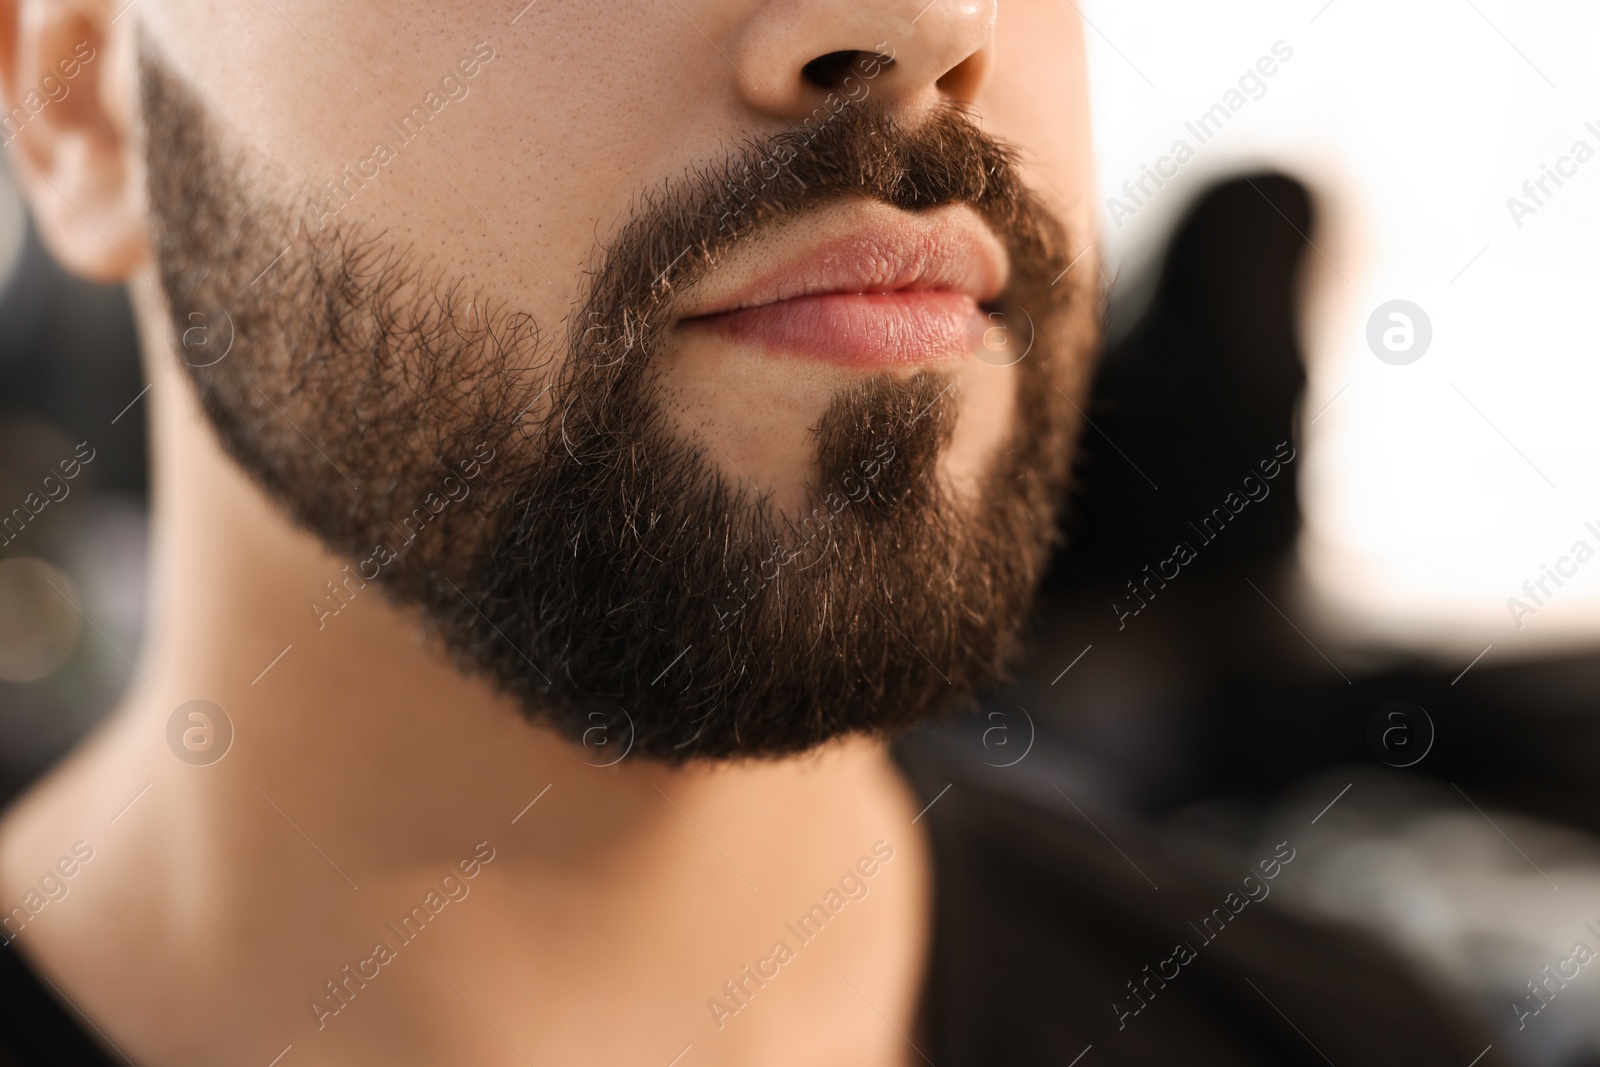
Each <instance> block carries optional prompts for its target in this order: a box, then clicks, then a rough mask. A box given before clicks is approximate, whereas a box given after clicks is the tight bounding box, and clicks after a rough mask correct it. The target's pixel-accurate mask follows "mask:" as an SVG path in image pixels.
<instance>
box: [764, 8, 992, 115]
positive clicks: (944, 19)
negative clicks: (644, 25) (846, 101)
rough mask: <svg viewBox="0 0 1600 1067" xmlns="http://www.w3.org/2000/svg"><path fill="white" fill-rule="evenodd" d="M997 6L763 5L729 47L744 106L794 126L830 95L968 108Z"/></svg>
mask: <svg viewBox="0 0 1600 1067" xmlns="http://www.w3.org/2000/svg"><path fill="white" fill-rule="evenodd" d="M996 4H997V0H931V2H929V0H911V2H908V3H878V4H874V3H869V2H864V0H855V2H850V0H828V2H822V0H813V2H810V3H806V2H790V3H783V4H772V5H768V6H766V7H763V8H762V9H761V10H760V11H759V12H758V13H757V14H756V15H755V16H753V17H752V18H751V19H750V21H749V22H748V23H747V24H746V25H745V26H744V27H743V28H742V32H741V33H740V34H739V36H738V40H737V43H735V44H734V47H733V49H732V51H733V53H734V54H733V56H732V59H733V61H734V65H735V66H737V67H738V68H739V71H740V72H741V74H742V75H743V77H742V78H741V89H742V92H743V94H744V96H745V99H746V102H747V103H748V104H749V105H750V106H751V107H752V108H754V109H755V110H757V111H759V112H762V113H764V114H767V115H771V116H774V117H777V118H783V119H788V120H796V119H799V118H801V117H803V116H805V115H808V114H810V113H811V112H812V111H813V110H814V109H815V108H816V107H817V106H818V105H819V104H821V103H822V102H823V101H824V100H825V98H826V97H827V94H828V93H830V92H831V93H836V94H839V95H843V96H848V97H849V98H850V99H852V100H857V101H858V102H859V101H860V100H861V99H864V98H865V97H868V96H870V97H872V98H874V99H875V101H876V102H877V103H878V105H879V106H881V107H886V108H891V109H894V110H899V111H915V110H921V109H925V108H929V107H933V106H937V105H938V104H940V103H943V102H947V101H954V102H958V103H971V102H972V101H973V99H974V98H975V97H976V95H977V93H978V90H979V88H980V87H981V86H982V84H983V82H984V79H985V77H986V75H987V73H988V68H989V60H990V46H991V43H992V41H993V38H994V24H995V19H996V17H997V7H996Z"/></svg>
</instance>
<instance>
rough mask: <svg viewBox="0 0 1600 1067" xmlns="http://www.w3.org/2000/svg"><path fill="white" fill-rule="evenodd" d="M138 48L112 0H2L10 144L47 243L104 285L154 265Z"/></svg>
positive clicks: (5, 127)
mask: <svg viewBox="0 0 1600 1067" xmlns="http://www.w3.org/2000/svg"><path fill="white" fill-rule="evenodd" d="M136 43H137V35H136V32H135V26H134V18H133V16H132V15H130V14H127V13H126V9H125V8H123V10H121V11H117V10H112V9H111V7H110V0H0V102H3V107H4V109H5V110H4V112H3V113H0V143H4V144H5V145H6V148H7V151H8V154H9V156H10V160H11V165H12V169H13V171H14V172H15V174H16V177H17V181H18V184H19V185H21V187H22V190H23V192H24V194H25V195H26V196H27V198H28V202H29V203H30V204H31V205H32V208H33V218H34V221H35V223H36V224H37V225H38V227H39V230H40V233H41V234H42V236H43V238H44V241H45V244H46V245H48V246H49V248H50V250H51V252H53V253H54V254H55V256H56V258H57V259H58V260H59V261H60V262H61V263H62V265H64V266H65V267H66V268H67V269H68V270H71V271H73V272H74V273H77V274H80V275H82V276H84V277H86V278H89V279H91V280H94V281H100V282H119V281H123V280H125V279H127V278H128V277H129V276H130V275H133V274H143V272H144V268H145V267H146V266H147V265H148V264H149V263H150V261H151V257H150V246H149V241H148V239H147V235H146V232H145V196H144V161H143V157H142V155H141V154H140V149H139V139H138V136H137V129H136V127H137V121H138V120H137V112H138V108H137V103H138V92H137V89H138V79H137V70H138V64H137V58H138V57H137V51H136Z"/></svg>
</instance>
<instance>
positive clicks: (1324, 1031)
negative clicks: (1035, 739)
mask: <svg viewBox="0 0 1600 1067" xmlns="http://www.w3.org/2000/svg"><path fill="white" fill-rule="evenodd" d="M954 736H955V735H953V734H951V733H949V732H941V731H937V730H934V731H926V732H924V733H923V734H921V735H918V736H914V737H912V738H910V739H908V740H907V741H905V742H902V743H901V744H900V745H899V746H898V747H897V750H896V757H897V759H898V760H899V761H900V764H901V767H902V769H903V770H904V771H905V772H906V774H907V776H908V777H909V779H910V780H911V782H912V783H913V785H914V786H915V787H916V788H917V790H918V792H919V793H920V794H921V795H922V798H923V802H924V803H925V804H929V805H931V806H929V807H928V808H927V809H926V810H925V812H924V814H923V815H922V816H921V817H920V821H923V822H925V823H926V825H927V827H928V830H929V834H930V838H931V841H932V846H933V864H934V931H933V940H932V953H931V959H930V964H929V973H928V975H927V978H926V986H925V988H924V994H923V1002H922V1007H921V1013H920V1019H919V1022H918V1025H917V1027H916V1028H915V1029H914V1031H913V1036H912V1040H913V1041H914V1043H915V1045H916V1050H917V1053H920V1055H921V1056H922V1058H923V1059H925V1060H926V1061H927V1062H928V1063H930V1064H932V1065H934V1067H966V1065H973V1067H995V1065H1011V1064H1050V1065H1056V1067H1074V1065H1076V1067H1103V1065H1107V1064H1140V1065H1145V1064H1157V1063H1182V1064H1184V1065H1186V1067H1206V1065H1210V1064H1217V1065H1228V1067H1239V1065H1242V1064H1263V1065H1272V1067H1286V1065H1297V1064H1306V1065H1317V1067H1325V1065H1328V1064H1337V1065H1338V1067H1350V1065H1362V1067H1371V1065H1388V1064H1393V1065H1396V1067H1399V1065H1404V1067H1418V1065H1425V1064H1442V1065H1450V1067H1465V1065H1466V1064H1468V1063H1474V1062H1475V1065H1476V1067H1495V1065H1501V1064H1507V1063H1510V1062H1512V1061H1510V1060H1508V1059H1505V1058H1503V1056H1502V1050H1501V1049H1499V1048H1494V1049H1492V1050H1491V1051H1489V1052H1488V1054H1487V1055H1482V1056H1481V1058H1480V1059H1477V1060H1476V1061H1474V1057H1479V1056H1480V1054H1481V1053H1483V1052H1484V1050H1485V1048H1486V1047H1488V1046H1489V1044H1490V1038H1488V1037H1486V1036H1484V1035H1483V1034H1482V1033H1481V1032H1480V1031H1479V1029H1478V1028H1477V1027H1475V1026H1474V1025H1472V1024H1471V1023H1470V1022H1469V1021H1467V1020H1464V1019H1463V1018H1461V1017H1458V1015H1457V1014H1456V1012H1455V1010H1454V1009H1453V1008H1452V1007H1451V1006H1450V1005H1448V1004H1447V1003H1446V1002H1445V1001H1444V1000H1443V998H1442V997H1440V996H1438V995H1436V994H1435V993H1433V992H1431V991H1430V990H1429V989H1428V988H1427V987H1426V986H1424V985H1423V984H1422V983H1421V982H1420V981H1419V980H1418V979H1417V978H1416V977H1415V976H1413V975H1412V974H1411V972H1410V971H1409V970H1408V969H1407V968H1406V967H1405V966H1403V965H1402V964H1401V963H1400V962H1399V961H1398V960H1397V959H1396V958H1395V957H1393V956H1392V955H1391V954H1390V953H1389V952H1388V951H1386V950H1385V949H1383V948H1382V947H1381V946H1380V945H1378V944H1376V943H1374V942H1372V941H1370V940H1368V939H1366V938H1365V937H1363V936H1360V935H1358V934H1356V933H1354V932H1352V931H1348V930H1343V929H1338V928H1334V927H1325V926H1320V925H1316V924H1312V923H1309V922H1307V921H1305V920H1303V919H1298V918H1296V917H1294V916H1291V915H1289V914H1287V913H1285V912H1282V911H1280V910H1279V909H1277V908H1276V907H1275V906H1273V905H1272V904H1270V903H1269V901H1270V897H1268V898H1267V899H1266V900H1262V901H1261V902H1259V903H1255V902H1252V903H1250V904H1249V905H1248V906H1240V905H1239V904H1237V903H1235V904H1234V907H1239V908H1240V910H1239V911H1238V912H1237V914H1236V915H1235V916H1234V917H1233V918H1231V919H1226V920H1225V919H1224V918H1223V917H1222V916H1219V917H1218V918H1217V919H1215V920H1213V922H1212V923H1210V924H1205V923H1204V917H1205V916H1207V915H1210V914H1213V912H1214V910H1215V909H1218V907H1219V905H1223V904H1224V901H1225V900H1226V899H1227V894H1228V893H1229V892H1230V891H1232V890H1234V889H1236V888H1237V885H1238V879H1233V880H1232V881H1231V882H1230V881H1228V880H1226V879H1217V880H1215V881H1214V882H1213V881H1211V880H1208V879H1205V878H1201V877H1198V876H1196V875H1195V874H1194V873H1193V872H1191V871H1186V870H1180V869H1178V868H1177V867H1176V866H1175V865H1174V864H1172V863H1171V862H1170V861H1164V860H1163V859H1162V857H1161V855H1160V853H1159V852H1158V851H1157V850H1155V849H1153V848H1151V847H1149V845H1148V844H1147V842H1145V841H1143V840H1141V835H1140V832H1139V830H1138V828H1137V827H1136V826H1134V825H1132V824H1129V823H1126V822H1123V823H1119V824H1117V825H1115V826H1112V825H1111V824H1110V823H1109V822H1108V821H1107V820H1106V818H1105V816H1104V815H1102V816H1101V817H1100V818H1098V819H1096V823H1095V824H1090V823H1089V822H1088V821H1087V816H1084V815H1083V814H1082V813H1081V812H1079V811H1077V810H1075V809H1074V808H1073V807H1072V806H1071V805H1072V804H1073V801H1070V800H1068V799H1067V794H1066V792H1065V791H1063V790H1062V789H1061V788H1060V786H1059V784H1058V783H1057V779H1056V777H1055V774H1054V773H1052V770H1051V768H1052V765H1051V764H1049V763H1048V762H1047V761H1044V760H1038V761H1035V763H1034V765H1032V766H1028V765H1027V764H1019V765H1018V766H1015V767H1011V768H1006V769H1004V770H1003V771H996V770H992V769H990V768H987V767H984V766H983V765H982V764H981V763H977V762H975V761H973V760H971V759H968V758H963V757H962V756H961V755H960V753H959V751H958V748H959V746H958V745H956V744H954V743H953V742H952V739H953V737H954ZM1055 773H1059V768H1057V769H1056V772H1055ZM946 786H948V787H949V788H948V789H946ZM1052 797H1054V798H1055V799H1052ZM1113 841H1114V842H1115V844H1113V843H1112V842H1113ZM1124 850H1126V851H1124ZM1241 873H1244V872H1241ZM1157 887H1158V888H1157ZM1227 910H1228V909H1227V908H1226V906H1224V907H1223V911H1224V912H1226V911H1227ZM1196 922H1200V923H1202V926H1195V925H1193V924H1194V923H1196ZM1179 944H1184V945H1187V946H1188V948H1189V952H1188V954H1187V956H1188V957H1189V958H1187V959H1186V961H1185V962H1183V963H1182V964H1181V965H1180V964H1179V963H1178V962H1177V960H1176V958H1175V956H1174V949H1175V946H1177V945H1179ZM1147 968H1148V969H1147ZM1174 972H1176V973H1174ZM1163 976H1168V977H1163ZM1130 983H1131V984H1132V985H1133V987H1134V988H1133V990H1131V991H1130V989H1129V985H1130ZM1114 1004H1115V1005H1116V1006H1115V1007H1114V1006H1113V1005H1114ZM1135 1008H1137V1009H1138V1010H1137V1013H1136V1014H1135V1013H1134V1009H1135ZM914 1055H915V1054H914ZM125 1062H126V1061H124V1060H123V1059H122V1058H121V1057H120V1055H118V1054H116V1053H114V1052H111V1051H109V1050H108V1049H107V1048H106V1046H105V1045H104V1044H103V1043H102V1041H101V1040H100V1039H99V1038H98V1036H97V1035H96V1034H95V1032H94V1029H93V1025H92V1023H89V1022H88V1021H87V1020H85V1019H84V1018H83V1017H82V1016H81V1015H79V1014H78V1013H77V1011H76V1010H75V1009H74V1008H72V1007H71V1006H69V1005H68V1004H66V1002H65V1001H64V1000H63V999H62V998H61V997H60V995H59V994H58V993H57V992H56V991H55V990H54V988H53V987H52V986H51V985H50V984H49V983H48V981H47V980H45V979H43V978H42V977H41V976H39V975H38V974H37V973H36V972H35V971H34V970H33V969H32V968H30V967H29V965H28V964H27V962H26V961H25V960H24V959H23V958H22V956H21V955H20V954H18V952H17V951H16V950H15V948H11V947H7V948H4V949H0V1067H12V1065H28V1067H58V1065H60V1067H69V1065H70V1067H120V1065H122V1064H124V1063H125ZM152 1067H158V1065H152Z"/></svg>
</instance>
